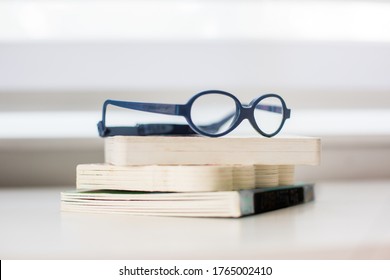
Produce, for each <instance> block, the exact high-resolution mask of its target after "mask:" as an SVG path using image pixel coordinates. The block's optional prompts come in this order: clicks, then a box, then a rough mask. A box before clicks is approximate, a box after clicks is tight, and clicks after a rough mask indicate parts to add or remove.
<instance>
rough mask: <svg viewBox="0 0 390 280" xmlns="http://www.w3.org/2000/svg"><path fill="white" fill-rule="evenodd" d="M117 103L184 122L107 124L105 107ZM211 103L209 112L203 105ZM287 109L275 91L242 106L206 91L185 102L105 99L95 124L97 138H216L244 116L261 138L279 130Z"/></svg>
mask: <svg viewBox="0 0 390 280" xmlns="http://www.w3.org/2000/svg"><path fill="white" fill-rule="evenodd" d="M108 105H112V106H117V107H121V108H126V109H132V110H137V111H143V112H150V113H158V114H166V115H175V116H182V117H184V118H185V119H186V121H187V123H188V125H180V124H143V125H138V126H136V127H107V126H106V125H105V124H106V111H107V106H108ZM210 106H212V108H213V110H212V112H211V113H210V112H206V113H205V108H210ZM290 113H291V110H290V109H288V108H287V106H286V103H285V102H284V100H283V99H282V97H280V96H279V95H277V94H272V93H271V94H265V95H262V96H260V97H258V98H255V99H253V100H252V101H251V102H250V103H249V104H248V105H243V104H242V103H241V102H240V101H239V100H238V99H237V97H235V96H234V95H233V94H231V93H228V92H225V91H221V90H207V91H203V92H200V93H198V94H196V95H194V96H193V97H192V98H191V99H190V100H189V101H188V102H187V103H186V104H160V103H143V102H128V101H119V100H106V101H105V102H104V104H103V113H102V120H101V121H100V122H99V123H98V131H99V135H100V136H101V137H107V136H115V135H189V134H195V133H198V134H200V135H204V136H209V137H220V136H223V135H226V134H228V133H229V132H231V131H233V130H234V129H235V128H236V127H237V126H238V125H239V124H240V123H241V122H242V121H243V120H244V119H248V120H249V122H250V123H251V125H252V126H253V128H254V129H255V130H256V131H257V132H258V133H260V134H261V135H263V136H265V137H273V136H275V135H276V134H278V133H279V132H280V130H281V129H282V127H283V125H284V122H285V121H286V120H287V119H288V118H290Z"/></svg>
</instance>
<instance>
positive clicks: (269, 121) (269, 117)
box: [254, 97, 283, 134]
mask: <svg viewBox="0 0 390 280" xmlns="http://www.w3.org/2000/svg"><path fill="white" fill-rule="evenodd" d="M254 117H255V121H256V124H257V126H258V127H259V128H260V130H261V131H263V132H264V133H266V134H273V133H275V132H276V131H277V130H278V129H279V127H280V126H281V124H282V122H283V104H282V101H281V100H280V99H279V98H276V97H267V98H264V99H262V100H261V101H260V102H259V103H257V105H256V107H255V110H254Z"/></svg>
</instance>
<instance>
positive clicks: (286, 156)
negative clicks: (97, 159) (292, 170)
mask: <svg viewBox="0 0 390 280" xmlns="http://www.w3.org/2000/svg"><path fill="white" fill-rule="evenodd" d="M320 155H321V141H320V139H319V138H312V137H273V138H264V137H221V138H210V137H201V136H187V137H176V136H175V137H170V136H114V137H108V138H106V139H105V162H106V163H109V164H113V165H120V166H126V165H148V164H151V165H155V164H258V165H319V163H320Z"/></svg>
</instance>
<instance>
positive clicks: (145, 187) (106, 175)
mask: <svg viewBox="0 0 390 280" xmlns="http://www.w3.org/2000/svg"><path fill="white" fill-rule="evenodd" d="M319 162H320V140H319V139H318V138H309V137H276V138H262V137H254V138H236V137H224V138H206V137H198V136H192V137H167V136H115V137H109V138H106V140H105V163H102V164H81V165H79V166H78V167H77V189H76V190H74V191H68V192H63V193H62V194H61V207H62V210H64V211H81V212H98V213H129V214H137V215H160V216H192V217H241V216H246V215H251V214H258V213H262V212H266V211H271V210H276V209H280V208H284V207H289V206H294V205H297V204H301V203H305V202H308V201H311V200H313V197H314V189H313V184H302V183H300V184H298V183H296V182H295V181H294V173H295V166H297V165H318V164H319Z"/></svg>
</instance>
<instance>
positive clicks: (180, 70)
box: [0, 0, 390, 186]
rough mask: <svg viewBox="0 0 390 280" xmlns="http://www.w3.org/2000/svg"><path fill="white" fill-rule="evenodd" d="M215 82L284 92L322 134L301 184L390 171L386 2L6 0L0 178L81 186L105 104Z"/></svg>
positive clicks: (167, 98) (306, 125)
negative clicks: (80, 173)
mask: <svg viewBox="0 0 390 280" xmlns="http://www.w3.org/2000/svg"><path fill="white" fill-rule="evenodd" d="M207 89H221V90H225V91H229V92H231V93H233V94H235V95H236V96H237V97H238V98H239V99H240V100H241V101H242V102H249V101H251V100H252V99H253V98H255V97H257V96H259V95H261V94H264V93H271V92H273V93H278V94H279V95H281V96H283V98H284V99H285V100H286V102H287V104H288V107H289V108H291V109H292V118H291V119H290V120H288V122H287V123H286V125H285V127H284V130H283V134H287V135H291V134H293V135H304V136H317V137H321V139H322V147H323V150H322V164H321V166H320V167H302V168H299V169H298V170H297V177H298V178H297V179H298V180H314V181H321V180H349V179H359V180H364V179H384V178H390V2H388V1H379V0H371V1H368V0H359V1H357V0H344V1H335V0H319V1H308V0H307V1H305V0H292V1H283V0H277V1H262V0H259V1H254V0H242V1H233V0H209V1H205V0H181V1H179V0H160V1H154V0H144V1H133V0H127V1H124V0H113V1H108V0H103V1H89V0H78V1H76V0H73V1H65V0H54V1H35V0H30V1H4V0H0V123H1V129H0V159H1V165H0V185H1V186H30V185H31V186H32V185H74V184H75V167H76V165H77V164H78V163H91V162H102V161H103V140H102V139H99V138H98V134H97V130H96V123H97V122H98V121H99V119H100V118H101V106H102V103H103V102H104V100H105V99H108V98H110V99H122V100H131V101H152V102H161V103H178V104H180V103H185V102H186V101H187V100H188V99H189V98H190V97H191V96H192V95H194V94H195V93H197V92H200V91H203V90H207ZM156 121H159V119H156ZM238 133H239V132H238Z"/></svg>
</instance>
